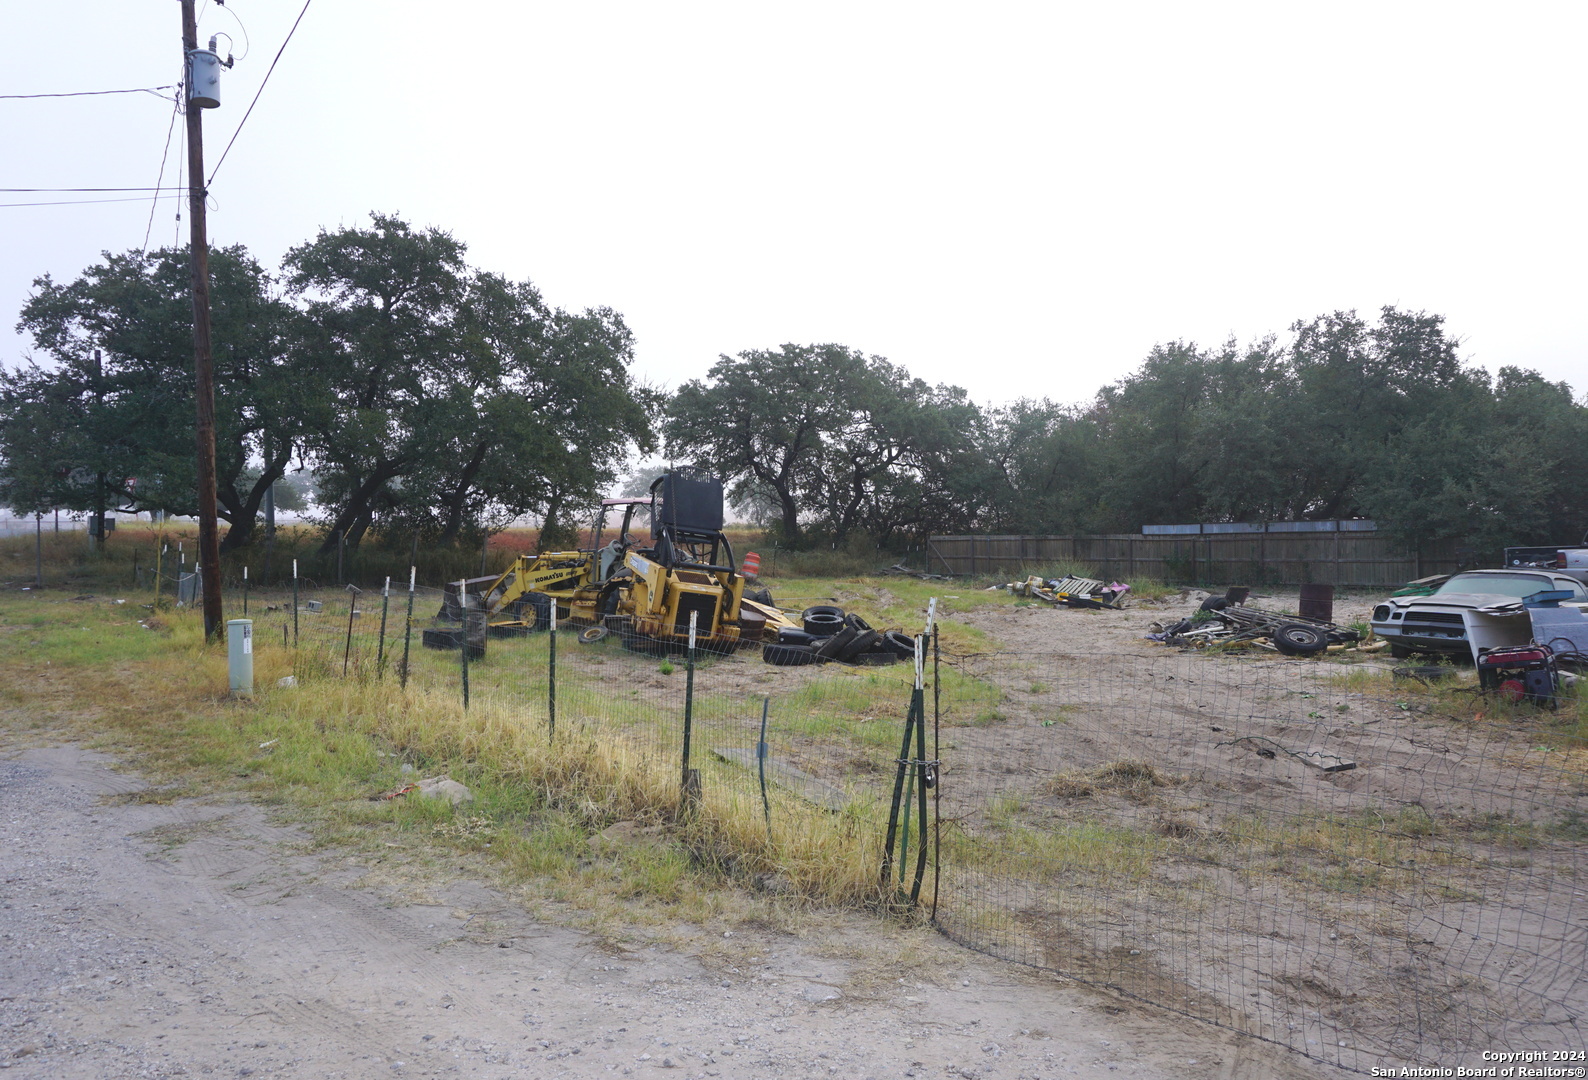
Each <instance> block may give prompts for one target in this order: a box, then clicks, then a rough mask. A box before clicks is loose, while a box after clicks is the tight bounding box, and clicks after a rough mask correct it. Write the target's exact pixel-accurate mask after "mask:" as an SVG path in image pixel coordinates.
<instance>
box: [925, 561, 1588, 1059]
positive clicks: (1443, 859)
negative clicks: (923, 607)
mask: <svg viewBox="0 0 1588 1080" xmlns="http://www.w3.org/2000/svg"><path fill="white" fill-rule="evenodd" d="M1204 595H1205V594H1201V593H1194V592H1193V593H1188V594H1185V595H1183V596H1178V597H1174V598H1172V599H1170V600H1167V601H1164V602H1161V603H1157V604H1136V605H1132V606H1131V607H1130V608H1129V609H1127V610H1126V611H1123V612H1114V611H1076V610H1068V609H1055V608H1052V607H1048V606H1046V605H1040V604H1031V603H1025V604H1020V603H1017V602H1014V601H1010V602H1008V603H1002V604H993V605H983V606H978V607H975V608H973V609H971V610H968V611H965V612H964V613H963V614H960V615H957V616H956V617H957V618H960V619H961V620H962V621H964V622H966V623H968V624H970V625H972V626H975V627H977V628H979V629H981V630H982V631H983V632H984V633H985V634H987V635H988V636H989V637H990V638H992V639H993V640H995V641H997V642H998V643H999V644H1000V646H1002V647H1004V648H1007V649H1008V650H1009V651H1008V652H993V653H987V654H984V655H981V656H969V657H964V658H961V659H956V661H955V666H956V667H958V668H959V669H961V670H963V671H965V672H966V673H967V674H974V675H975V676H976V677H977V678H978V679H981V680H984V681H985V682H988V683H990V684H992V685H993V686H994V687H995V688H996V690H997V694H996V696H995V703H994V704H993V705H992V706H991V707H988V706H985V705H982V704H979V703H977V704H972V705H970V706H968V707H966V706H959V707H956V708H954V709H952V710H949V711H948V712H947V713H946V714H945V716H946V726H945V728H944V741H945V746H944V749H943V751H942V757H943V775H944V779H943V783H942V791H943V813H944V815H945V816H946V817H950V818H952V819H953V820H954V822H955V829H956V836H958V837H961V838H962V839H961V840H960V843H959V845H958V848H957V849H956V851H955V852H954V854H952V855H951V856H948V857H946V858H945V862H946V864H947V866H946V869H945V894H944V896H942V897H941V898H940V899H941V901H942V906H943V909H944V913H945V914H944V916H943V917H944V921H945V924H946V925H948V926H949V927H950V928H951V929H952V930H954V931H955V932H957V933H958V934H959V935H960V936H962V937H964V938H966V939H967V940H974V941H981V942H985V943H987V946H988V947H990V948H991V949H992V950H993V951H995V952H997V953H998V954H999V955H1004V956H1010V957H1014V958H1018V959H1022V960H1026V961H1028V962H1031V963H1036V964H1042V965H1046V966H1051V967H1053V968H1055V969H1057V970H1061V971H1067V972H1070V973H1073V974H1076V975H1078V976H1080V977H1083V978H1090V979H1095V980H1096V981H1099V982H1105V983H1108V984H1111V985H1115V986H1120V987H1123V988H1126V989H1128V990H1131V991H1133V992H1136V993H1139V994H1141V995H1142V996H1144V997H1147V998H1149V999H1151V1000H1156V1001H1170V1002H1175V1003H1177V1004H1179V1005H1180V1006H1181V1007H1184V1008H1186V1009H1187V1010H1188V1011H1191V1012H1193V1013H1195V1014H1197V1015H1201V1016H1204V1017H1209V1018H1214V1019H1218V1020H1220V1021H1221V1022H1224V1023H1228V1024H1230V1025H1231V1026H1235V1027H1238V1028H1241V1029H1243V1030H1248V1031H1252V1032H1253V1033H1256V1034H1261V1035H1263V1036H1265V1037H1267V1038H1271V1039H1274V1040H1276V1041H1280V1042H1285V1043H1288V1044H1289V1045H1292V1046H1294V1047H1296V1048H1297V1049H1304V1050H1305V1051H1306V1052H1308V1053H1312V1054H1316V1055H1318V1056H1320V1057H1323V1058H1325V1059H1326V1060H1331V1061H1336V1062H1338V1063H1339V1064H1342V1065H1345V1066H1348V1067H1352V1068H1357V1069H1361V1070H1364V1071H1366V1070H1368V1069H1370V1068H1371V1067H1372V1066H1374V1065H1378V1064H1382V1063H1383V1062H1384V1061H1385V1060H1395V1061H1412V1062H1417V1063H1424V1064H1442V1065H1455V1064H1458V1063H1460V1064H1467V1065H1479V1064H1481V1063H1482V1059H1481V1054H1482V1052H1483V1051H1485V1050H1492V1049H1497V1048H1501V1049H1504V1048H1509V1049H1513V1050H1528V1049H1537V1050H1543V1051H1551V1050H1569V1049H1581V1047H1582V1043H1583V1035H1582V1033H1581V1032H1580V1031H1579V1030H1578V1029H1577V1027H1576V1025H1575V1021H1574V1017H1575V1016H1577V1015H1581V1014H1582V1012H1583V1010H1584V1008H1588V981H1585V980H1584V979H1583V977H1582V971H1583V967H1584V964H1585V963H1588V892H1585V891H1584V889H1583V886H1582V884H1581V874H1582V869H1583V866H1584V844H1583V840H1584V836H1583V830H1582V829H1581V827H1580V822H1581V820H1582V817H1581V813H1580V810H1579V807H1580V806H1581V800H1582V799H1583V797H1584V796H1588V773H1585V770H1584V767H1583V766H1584V761H1583V757H1582V751H1581V750H1580V748H1573V745H1572V744H1571V742H1570V740H1561V739H1559V738H1558V737H1557V736H1558V734H1559V731H1558V729H1559V727H1560V725H1561V723H1563V722H1565V721H1566V720H1567V717H1566V715H1565V714H1566V712H1567V710H1564V709H1563V710H1562V711H1561V713H1560V714H1558V715H1557V714H1555V713H1550V712H1547V711H1544V710H1538V709H1535V708H1532V707H1531V706H1528V707H1524V708H1512V709H1504V708H1501V707H1499V706H1497V705H1496V704H1495V703H1494V702H1493V701H1492V700H1487V699H1482V698H1480V697H1478V696H1476V695H1475V694H1471V693H1464V692H1462V691H1461V690H1460V689H1459V687H1460V686H1462V685H1466V684H1464V683H1463V682H1462V680H1461V679H1460V678H1453V679H1450V680H1446V681H1441V683H1440V685H1441V686H1448V687H1457V688H1458V689H1455V690H1448V689H1447V690H1446V691H1444V692H1443V693H1442V694H1439V693H1430V692H1426V691H1427V689H1428V688H1427V687H1425V686H1423V685H1421V684H1419V683H1417V682H1415V681H1407V680H1404V679H1399V680H1397V679H1396V678H1394V677H1392V675H1391V671H1392V668H1393V667H1394V666H1395V665H1394V664H1393V663H1392V662H1391V661H1389V660H1388V659H1387V658H1384V659H1379V658H1376V657H1373V658H1361V659H1359V660H1357V659H1356V658H1351V657H1349V655H1348V654H1347V655H1342V656H1340V657H1336V658H1334V659H1332V660H1291V659H1287V658H1284V657H1280V656H1277V655H1275V654H1272V653H1267V654H1264V653H1261V652H1247V653H1244V654H1238V655H1215V654H1196V653H1182V652H1180V651H1179V650H1175V649H1171V648H1166V647H1164V646H1161V645H1158V644H1155V643H1152V642H1148V641H1145V640H1143V635H1144V634H1145V633H1146V631H1147V630H1148V628H1149V624H1150V623H1151V622H1152V621H1154V620H1159V621H1165V622H1167V621H1173V620H1174V619H1177V618H1180V617H1182V616H1184V615H1189V614H1190V613H1192V612H1193V611H1194V610H1195V608H1196V606H1197V604H1198V602H1199V601H1200V600H1201V599H1202V598H1203V596H1204ZM952 603H953V602H952V601H950V605H951V607H950V610H951V611H952V610H953V609H952ZM1252 603H1253V604H1254V605H1257V606H1261V607H1265V608H1270V609H1274V610H1287V609H1288V610H1292V611H1294V610H1295V604H1296V596H1295V595H1294V594H1293V593H1292V594H1288V595H1286V594H1281V595H1278V596H1270V597H1253V598H1252ZM1371 603H1372V598H1370V597H1346V598H1341V599H1337V601H1336V606H1335V618H1336V621H1337V622H1341V623H1349V622H1351V621H1353V620H1355V619H1359V618H1363V617H1365V615H1366V613H1367V611H1368V610H1369V608H1370V606H1371ZM1468 689H1469V690H1470V686H1469V687H1468ZM1320 762H1322V763H1328V764H1331V765H1340V766H1342V767H1340V768H1338V769H1324V768H1321V767H1319V763H1320ZM1346 763H1349V764H1348V765H1347V764H1346ZM1098 829H1104V830H1110V832H1109V833H1108V837H1107V840H1106V841H1105V842H1102V843H1099V844H1098V845H1097V847H1098V851H1099V853H1102V852H1103V850H1104V849H1105V848H1106V849H1107V851H1108V852H1112V853H1114V858H1113V863H1112V865H1109V864H1108V862H1107V861H1106V860H1105V859H1104V858H1103V857H1102V855H1101V854H1098V855H1095V856H1094V855H1077V854H1076V853H1075V852H1074V851H1071V850H1062V849H1058V848H1056V847H1055V846H1054V845H1053V844H1052V843H1051V842H1049V839H1048V838H1052V837H1070V838H1072V839H1074V840H1075V842H1076V843H1079V842H1080V841H1082V840H1085V839H1086V838H1087V837H1088V836H1095V835H1096V830H1098ZM1088 830H1092V831H1091V832H1088ZM1073 846H1074V845H1072V847H1073ZM1015 849H1019V850H1015ZM1120 852H1125V853H1127V854H1128V853H1131V852H1134V853H1135V855H1136V856H1137V858H1136V859H1135V861H1134V862H1132V861H1131V860H1129V859H1127V858H1124V857H1122V856H1119V854H1118V853H1120Z"/></svg>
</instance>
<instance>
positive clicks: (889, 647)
mask: <svg viewBox="0 0 1588 1080" xmlns="http://www.w3.org/2000/svg"><path fill="white" fill-rule="evenodd" d="M800 621H801V623H802V624H803V626H804V629H803V630H784V631H783V632H782V633H780V634H779V635H778V640H777V641H776V642H775V643H774V642H768V643H767V644H766V645H764V646H762V648H761V659H762V660H765V661H766V662H767V663H768V664H775V665H777V666H778V667H803V666H805V665H806V664H823V663H826V662H828V661H830V660H831V661H836V662H838V663H843V664H892V663H896V662H897V661H899V660H902V659H908V658H909V657H912V656H914V655H915V639H914V638H912V637H910V636H909V635H907V634H904V633H902V632H901V631H898V630H886V631H879V630H873V629H872V628H871V625H870V624H869V623H867V622H866V620H864V619H862V618H861V617H860V616H859V615H847V614H845V613H844V609H843V608H840V607H832V606H830V605H826V604H820V605H817V606H816V607H808V608H806V609H805V610H804V611H803V612H802V613H801V615H800Z"/></svg>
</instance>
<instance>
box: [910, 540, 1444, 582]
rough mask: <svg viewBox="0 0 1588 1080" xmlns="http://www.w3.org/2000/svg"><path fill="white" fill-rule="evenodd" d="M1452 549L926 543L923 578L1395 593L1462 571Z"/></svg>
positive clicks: (1349, 543)
mask: <svg viewBox="0 0 1588 1080" xmlns="http://www.w3.org/2000/svg"><path fill="white" fill-rule="evenodd" d="M1462 554H1463V553H1462V551H1461V550H1460V549H1459V548H1458V546H1457V542H1456V541H1454V540H1442V541H1438V542H1436V543H1433V544H1428V545H1425V546H1423V547H1422V548H1421V549H1419V550H1415V551H1410V552H1408V551H1406V550H1404V549H1403V548H1401V547H1399V546H1398V545H1396V544H1395V543H1394V542H1393V541H1391V540H1390V539H1389V538H1388V537H1384V536H1379V535H1376V534H1375V533H1352V532H1324V533H1245V534H1241V533H1226V534H1219V533H1214V534H1208V535H1201V536H1196V535H1191V536H1143V535H1140V534H1136V533H1126V534H1121V535H1114V536H932V537H928V538H927V546H926V556H927V566H926V568H927V570H928V571H930V572H933V573H943V574H956V575H958V574H966V575H971V576H978V575H984V574H992V575H995V576H1000V575H1010V576H1017V575H1018V576H1024V575H1026V574H1044V573H1047V572H1048V571H1049V570H1051V569H1054V568H1058V567H1065V566H1073V565H1075V564H1081V565H1084V566H1087V567H1090V568H1091V569H1092V570H1093V571H1094V572H1095V573H1096V574H1097V575H1098V576H1100V577H1103V578H1107V579H1114V578H1118V579H1120V580H1122V581H1129V580H1131V579H1132V578H1151V579H1154V580H1157V581H1164V582H1175V583H1181V584H1186V583H1193V584H1216V585H1224V584H1230V585H1233V584H1243V585H1244V584H1253V585H1255V584H1268V585H1307V584H1319V585H1372V586H1380V585H1399V584H1401V583H1402V582H1405V581H1411V580H1413V579H1415V578H1420V577H1426V576H1427V575H1429V574H1449V573H1454V572H1455V571H1456V570H1459V569H1461V567H1462V562H1463V560H1462Z"/></svg>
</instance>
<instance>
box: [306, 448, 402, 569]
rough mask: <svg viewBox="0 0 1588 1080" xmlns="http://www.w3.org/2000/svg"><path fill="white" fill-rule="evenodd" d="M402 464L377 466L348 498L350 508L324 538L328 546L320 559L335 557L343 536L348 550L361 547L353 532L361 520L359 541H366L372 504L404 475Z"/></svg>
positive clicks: (338, 515) (323, 549)
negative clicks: (389, 483)
mask: <svg viewBox="0 0 1588 1080" xmlns="http://www.w3.org/2000/svg"><path fill="white" fill-rule="evenodd" d="M403 464H404V463H403V462H402V461H385V460H382V461H379V462H377V463H376V465H375V468H374V469H373V470H371V471H370V474H369V476H368V477H367V478H366V479H365V480H364V482H363V483H362V484H360V485H359V486H358V487H357V488H355V489H354V490H353V494H352V495H350V496H349V497H348V500H347V505H346V506H344V507H342V509H341V511H340V512H339V513H338V514H337V515H336V520H335V521H333V522H332V523H331V533H330V535H329V536H327V537H326V538H325V543H323V544H321V545H320V554H321V555H323V556H326V557H327V558H329V557H330V556H332V555H335V554H336V545H337V542H338V541H339V540H340V539H341V538H342V537H344V536H346V537H348V543H349V546H355V545H356V544H357V543H358V540H357V539H355V538H354V537H353V534H352V531H351V530H352V529H353V528H354V526H355V525H357V524H358V522H359V521H360V520H362V521H363V522H364V526H363V528H360V529H359V530H358V537H360V538H362V537H363V535H364V529H367V528H368V527H369V521H370V519H371V518H372V517H373V511H372V510H371V509H370V503H371V502H372V501H373V500H374V498H375V496H376V494H377V493H378V492H379V491H380V489H381V487H382V486H384V485H385V483H386V481H388V480H391V479H392V478H394V477H396V476H400V475H402V470H403Z"/></svg>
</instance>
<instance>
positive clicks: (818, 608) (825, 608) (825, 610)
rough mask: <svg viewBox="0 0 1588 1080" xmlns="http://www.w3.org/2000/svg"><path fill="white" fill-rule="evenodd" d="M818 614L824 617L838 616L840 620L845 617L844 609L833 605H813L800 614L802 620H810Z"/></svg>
mask: <svg viewBox="0 0 1588 1080" xmlns="http://www.w3.org/2000/svg"><path fill="white" fill-rule="evenodd" d="M818 612H820V613H822V614H824V615H837V616H838V617H839V618H840V619H842V618H843V617H844V609H843V608H841V607H834V606H833V605H832V604H812V605H811V606H810V607H808V608H806V609H805V610H804V611H802V612H800V618H802V619H808V618H810V617H811V616H812V615H815V614H817V613H818Z"/></svg>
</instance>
